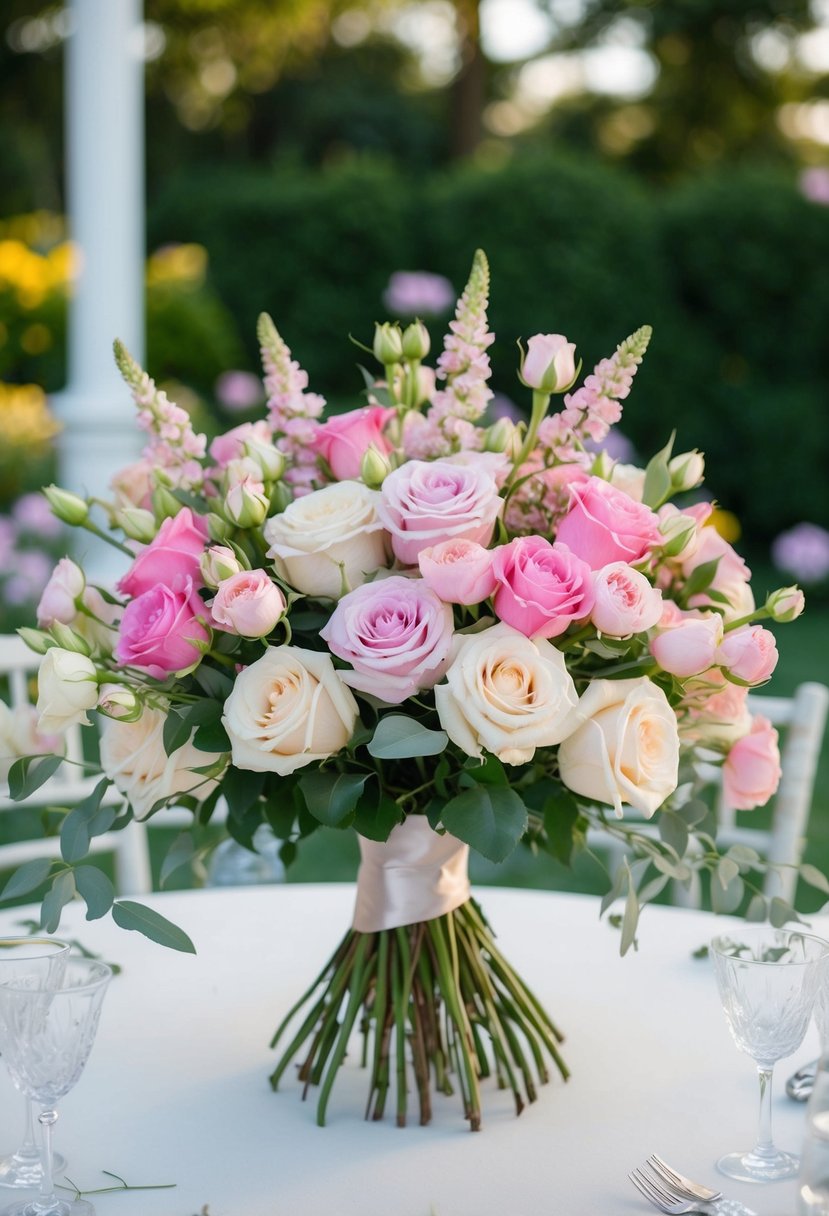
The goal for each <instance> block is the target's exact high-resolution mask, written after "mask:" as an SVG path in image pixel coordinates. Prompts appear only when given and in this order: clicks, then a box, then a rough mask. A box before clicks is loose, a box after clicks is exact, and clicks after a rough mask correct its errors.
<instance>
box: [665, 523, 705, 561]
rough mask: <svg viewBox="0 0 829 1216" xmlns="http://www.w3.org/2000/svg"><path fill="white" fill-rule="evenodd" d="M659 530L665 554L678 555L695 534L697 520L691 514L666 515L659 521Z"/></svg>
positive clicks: (668, 555) (683, 550)
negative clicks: (662, 538)
mask: <svg viewBox="0 0 829 1216" xmlns="http://www.w3.org/2000/svg"><path fill="white" fill-rule="evenodd" d="M659 531H660V534H661V535H662V536H663V537H664V540H663V542H662V552H663V553H664V554H665V556H666V557H679V555H680V553H684V552H685V550H686V549H687V548H688V546H689V545H690V543H691V541H692V540H693V539H694V537H695V536H696V534H697V521H696V520H695V519H694V518H693V517H692V516H691V515H666V516H664V517H663V518H662V519H660V521H659Z"/></svg>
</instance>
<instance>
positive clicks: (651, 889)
mask: <svg viewBox="0 0 829 1216" xmlns="http://www.w3.org/2000/svg"><path fill="white" fill-rule="evenodd" d="M667 884H668V875H667V874H658V875H657V877H656V878H652V879H651V880H650V882H647V883H645V885H644V887H640V888H639V891H638V898H639V903H640V905H642V904H647V903H650V901H651V900H652V899H655V898H656V896H657V895H659V894H660V892H661V891H663V890H664V889H665V887H666V886H667Z"/></svg>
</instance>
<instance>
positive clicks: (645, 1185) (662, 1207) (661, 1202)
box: [628, 1169, 690, 1213]
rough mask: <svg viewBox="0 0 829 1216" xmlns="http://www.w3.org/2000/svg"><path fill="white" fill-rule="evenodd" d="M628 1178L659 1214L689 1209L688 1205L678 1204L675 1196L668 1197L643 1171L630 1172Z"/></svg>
mask: <svg viewBox="0 0 829 1216" xmlns="http://www.w3.org/2000/svg"><path fill="white" fill-rule="evenodd" d="M628 1178H630V1180H631V1182H632V1183H633V1185H634V1186H635V1187H636V1189H637V1190H638V1191H639V1192H640V1193H641V1194H642V1195H644V1196H645V1198H646V1199H647V1200H648V1202H649V1203H652V1204H653V1206H654V1207H655V1208H658V1209H659V1211H660V1212H670V1213H673V1212H683V1211H685V1210H686V1207H690V1205H686V1204H684V1203H682V1202H678V1201H677V1197H676V1196H675V1195H669V1194H668V1193H667V1192H666V1191H664V1190H663V1189H662V1188H661V1187H660V1186H659V1185H658V1184H657V1183H656V1182H655V1180H654V1179H653V1178H652V1177H651V1176H650V1175H649V1174H646V1173H645V1172H644V1170H641V1169H635V1170H632V1171H631V1173H629V1174H628Z"/></svg>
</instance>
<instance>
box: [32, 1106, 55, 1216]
mask: <svg viewBox="0 0 829 1216" xmlns="http://www.w3.org/2000/svg"><path fill="white" fill-rule="evenodd" d="M37 1118H38V1122H39V1123H40V1129H41V1137H42V1142H41V1147H40V1163H41V1175H40V1203H39V1204H38V1207H39V1208H40V1209H42V1211H43V1212H44V1213H48V1212H52V1211H55V1210H59V1208H58V1203H59V1201H58V1197H57V1195H56V1194H55V1184H54V1179H53V1178H52V1128H53V1127H54V1126H55V1124H56V1123H57V1121H58V1112H57V1111H56V1110H42V1111H41V1112H40V1114H39V1115H38V1117H37Z"/></svg>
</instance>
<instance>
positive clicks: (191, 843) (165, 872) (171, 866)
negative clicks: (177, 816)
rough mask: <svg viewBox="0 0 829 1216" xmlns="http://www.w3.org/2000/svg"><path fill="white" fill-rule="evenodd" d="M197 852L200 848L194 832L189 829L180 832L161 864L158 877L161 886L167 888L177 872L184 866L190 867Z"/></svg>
mask: <svg viewBox="0 0 829 1216" xmlns="http://www.w3.org/2000/svg"><path fill="white" fill-rule="evenodd" d="M197 852H198V847H197V845H196V841H195V839H194V837H193V834H192V832H190V831H188V830H187V829H185V830H184V831H183V832H179V834H178V836H176V837H175V839H174V840H173V843H172V844H171V845H170V847H169V849H168V850H167V852H166V853H165V855H164V860H163V861H162V863H161V871H160V873H159V876H158V878H159V883H160V885H161V886H162V887H164V886H166V885H167V880H168V879H169V878H170V875H171V874H175V872H176V870H180V869H182V868H183V867H184V866H189V865H190V864H191V863H192V861H193V858H194V857H195V856H196V853H197Z"/></svg>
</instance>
